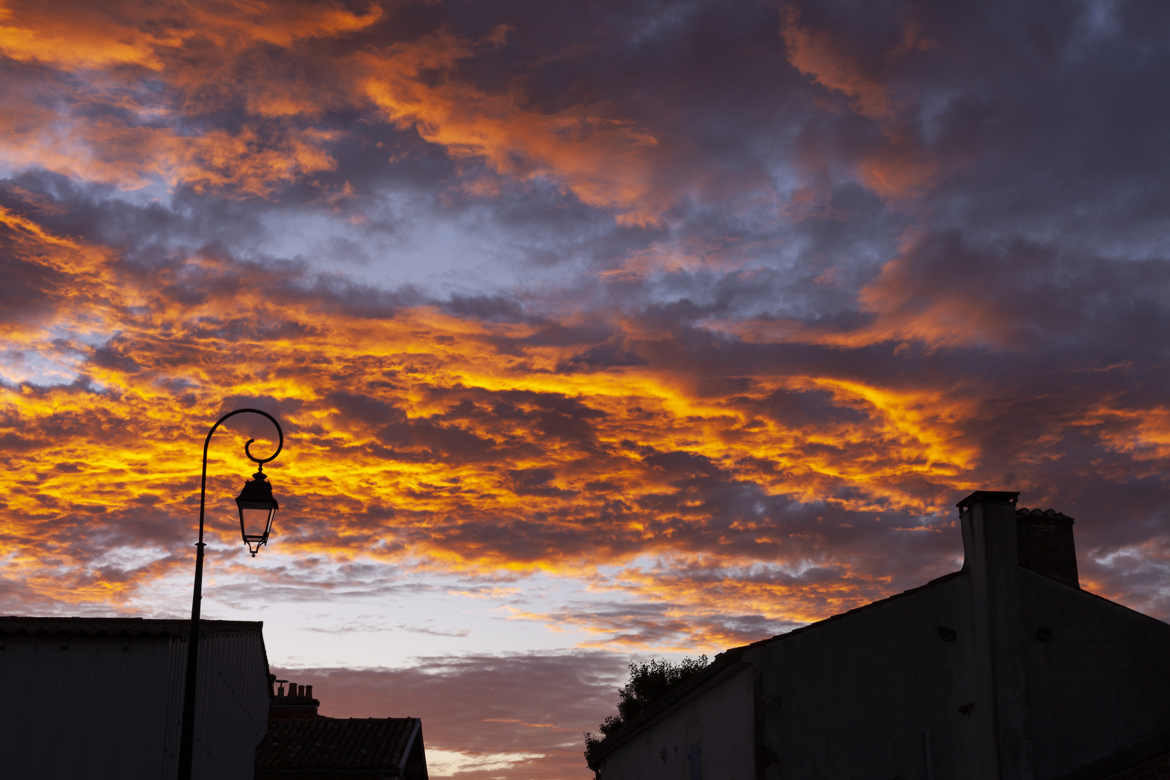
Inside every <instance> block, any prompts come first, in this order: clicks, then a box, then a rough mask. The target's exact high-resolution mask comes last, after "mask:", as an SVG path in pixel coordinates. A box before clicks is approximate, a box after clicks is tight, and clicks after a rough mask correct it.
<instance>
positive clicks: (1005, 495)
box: [955, 490, 1020, 512]
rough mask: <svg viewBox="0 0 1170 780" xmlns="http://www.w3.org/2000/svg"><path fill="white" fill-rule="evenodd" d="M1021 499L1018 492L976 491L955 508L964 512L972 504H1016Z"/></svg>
mask: <svg viewBox="0 0 1170 780" xmlns="http://www.w3.org/2000/svg"><path fill="white" fill-rule="evenodd" d="M1019 497H1020V491H1018V490H976V491H975V492H974V493H972V494H971V495H969V496H967V497H966V498H964V499H963V500H962V501H960V502H959V503H957V504H955V506H957V507H958V508H959V511H960V512H962V511H963V510H965V509H967V508H968V507H970V506H971V505H972V504H1015V503H1016V499H1017V498H1019Z"/></svg>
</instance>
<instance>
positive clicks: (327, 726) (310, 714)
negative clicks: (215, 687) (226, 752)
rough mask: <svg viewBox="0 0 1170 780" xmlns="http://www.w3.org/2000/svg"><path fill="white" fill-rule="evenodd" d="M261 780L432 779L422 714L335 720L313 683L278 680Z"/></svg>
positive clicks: (261, 752)
mask: <svg viewBox="0 0 1170 780" xmlns="http://www.w3.org/2000/svg"><path fill="white" fill-rule="evenodd" d="M272 682H273V685H274V686H275V688H274V690H273V696H272V707H271V710H270V714H269V725H268V733H267V734H265V735H264V739H263V741H262V742H261V743H260V745H259V746H258V747H257V748H256V780H351V779H356V778H366V780H390V779H391V778H393V779H394V780H427V760H426V751H425V749H424V748H423V736H422V721H421V720H419V719H418V718H329V717H325V716H323V715H318V714H317V708H318V706H319V705H320V702H319V701H318V700H317V699H315V698H313V686H311V685H308V686H306V685H298V684H296V683H288V688H287V689H286V688H285V685H284V683H286V682H287V681H285V680H281V681H276V680H273V681H272Z"/></svg>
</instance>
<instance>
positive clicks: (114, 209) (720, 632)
mask: <svg viewBox="0 0 1170 780" xmlns="http://www.w3.org/2000/svg"><path fill="white" fill-rule="evenodd" d="M1167 30H1170V4H1167V3H1164V2H1160V0H1149V2H1138V1H1137V0H1134V1H1133V2H1126V1H1124V0H1118V2H1079V3H1078V2H1068V3H1061V4H1055V5H1053V4H1048V3H1020V2H1017V1H1016V0H1008V1H1005V2H1001V3H998V2H971V3H968V4H964V3H935V2H876V3H857V2H840V3H812V2H803V3H801V2H761V3H756V2H721V3H717V2H700V1H690V0H677V1H676V2H652V1H646V2H643V1H641V0H634V1H631V0H623V2H608V0H607V1H605V2H602V1H598V2H578V3H550V2H537V1H535V0H522V1H519V2H472V1H471V0H462V1H458V2H457V1H455V0H452V1H451V2H441V1H428V2H408V1H407V0H403V1H402V2H397V1H395V0H388V1H387V2H384V3H380V4H371V3H368V2H365V0H355V1H354V2H346V3H343V2H301V3H295V4H293V3H282V2H271V3H266V2H263V1H262V0H247V2H244V0H238V1H237V2H231V1H230V0H223V2H150V3H148V2H145V0H141V1H140V2H136V1H135V0H117V1H116V2H106V3H93V2H90V1H89V0H76V1H75V2H63V1H60V0H58V1H57V2H52V3H46V2H43V0H42V1H41V2H12V1H11V0H0V274H2V284H0V541H2V546H0V613H3V614H26V615H137V616H147V617H184V616H186V615H187V614H189V609H190V598H191V577H192V571H193V562H194V547H193V542H194V536H195V523H196V520H197V515H198V501H199V466H200V457H201V454H202V444H203V437H204V436H205V435H206V433H207V430H208V428H209V427H210V426H211V424H212V423H213V422H214V421H215V419H216V418H217V417H218V416H219V415H220V414H222V413H223V412H225V411H228V410H230V409H234V408H236V407H241V406H255V407H259V408H261V409H264V410H266V411H268V412H270V413H272V414H273V415H275V416H276V417H278V418H279V419H280V421H281V423H282V424H283V426H284V431H285V445H284V451H283V452H282V453H281V454H280V456H279V457H278V458H277V459H276V460H274V461H273V462H272V463H271V464H269V465H268V466H267V467H266V472H267V473H268V474H269V475H270V478H271V480H272V482H273V484H274V487H275V490H276V495H277V497H278V498H279V500H280V502H281V510H280V512H279V513H278V515H277V520H276V528H275V533H274V536H273V538H272V540H271V541H270V544H269V546H268V547H267V548H266V549H265V550H263V551H262V552H261V553H260V555H259V556H257V557H256V558H254V559H253V558H249V557H248V555H247V553H246V550H245V549H244V547H243V544H242V543H241V541H240V539H239V534H238V523H237V522H236V520H235V519H234V515H235V506H234V502H233V499H234V497H235V495H236V494H237V493H238V492H239V489H240V486H241V485H242V483H243V480H244V479H245V478H246V477H247V476H248V475H249V474H251V472H252V470H253V469H252V468H251V464H250V462H249V461H248V460H247V459H246V458H245V457H244V454H243V449H242V445H243V442H244V441H245V439H246V438H247V437H249V436H254V437H256V438H257V444H255V445H253V448H254V450H255V451H257V452H259V451H260V450H264V449H265V448H266V447H268V448H271V446H272V444H271V440H270V439H269V438H268V437H269V435H270V432H269V429H268V427H266V426H267V423H266V422H265V421H264V420H263V419H262V418H251V419H247V418H244V417H238V418H235V419H234V420H233V421H232V422H231V423H229V424H228V425H227V426H226V427H225V428H224V429H223V430H222V431H221V432H220V433H217V434H216V436H215V438H214V439H213V440H212V443H211V461H210V467H209V470H210V476H209V482H208V535H209V547H208V552H207V564H206V566H207V569H206V573H205V581H204V591H203V592H204V601H203V616H204V617H205V618H225V619H240V620H263V621H264V636H265V640H266V645H267V650H268V655H269V660H270V663H271V664H272V666H273V668H274V671H278V672H279V673H281V674H282V675H283V676H286V677H292V678H294V679H296V680H298V681H300V682H304V683H311V684H314V686H315V692H316V694H317V696H318V698H320V699H321V701H322V711H323V713H324V714H328V715H338V716H346V715H362V716H366V715H377V716H388V715H413V716H419V717H421V718H422V719H423V733H424V736H425V740H426V747H427V754H428V759H429V762H430V767H431V776H432V777H435V778H445V777H455V778H459V780H486V779H487V778H492V777H510V778H521V779H522V780H525V779H526V780H537V779H538V778H539V779H540V780H549V779H551V780H562V779H566V780H572V779H576V780H583V778H586V777H588V776H589V773H588V771H587V770H586V768H585V763H584V760H583V758H582V756H581V751H582V748H583V745H582V732H583V731H585V730H586V729H596V726H597V723H598V722H599V721H600V720H601V719H602V718H604V717H605V716H606V715H607V714H609V713H610V712H612V711H613V709H614V705H615V704H616V699H617V696H616V689H617V687H618V686H619V685H620V684H621V682H622V681H623V679H624V675H625V667H626V664H627V663H628V662H629V661H631V660H635V659H644V658H646V657H648V656H650V655H665V656H667V657H671V658H677V657H680V656H681V655H697V654H700V653H706V654H708V655H713V654H714V653H715V652H718V651H719V650H721V649H725V648H727V647H730V646H733V645H737V644H743V643H746V642H750V641H754V640H757V639H760V638H763V637H767V636H771V635H774V634H777V633H781V632H783V631H787V630H789V629H791V628H793V627H796V626H798V625H801V624H804V623H807V622H809V621H813V620H818V619H820V618H823V617H826V616H828V615H831V614H834V613H837V612H841V611H843V610H846V609H850V608H852V607H856V606H859V605H861V604H864V603H866V602H869V601H872V600H874V599H877V598H881V597H884V596H887V595H890V594H893V593H896V592H898V591H901V590H904V589H906V588H909V587H913V586H915V585H918V584H921V583H923V582H925V581H926V580H928V579H930V578H932V577H935V576H938V575H941V574H944V573H946V572H949V571H953V570H955V569H957V568H958V567H959V566H960V565H961V562H962V560H961V559H962V550H961V543H960V538H959V533H958V530H957V528H956V519H957V515H956V512H955V510H954V503H955V502H956V501H958V500H959V499H960V498H962V497H963V496H964V495H966V494H967V493H969V492H970V491H971V490H974V489H979V488H986V489H1013V490H1020V491H1022V495H1021V504H1022V505H1027V506H1039V507H1053V508H1056V509H1058V510H1060V511H1063V512H1065V513H1066V514H1069V515H1071V516H1073V517H1074V518H1075V519H1076V521H1077V525H1076V527H1075V528H1076V534H1077V536H1076V539H1077V545H1078V557H1079V565H1080V567H1081V580H1082V584H1083V585H1084V586H1085V587H1086V588H1087V589H1089V590H1091V591H1093V592H1096V593H1100V594H1102V595H1105V596H1107V597H1108V598H1111V599H1114V600H1117V601H1120V602H1121V603H1123V604H1126V605H1128V606H1131V607H1133V608H1135V609H1138V610H1141V611H1144V612H1147V613H1149V614H1152V615H1154V616H1157V617H1160V618H1162V619H1168V618H1170V537H1168V532H1170V491H1168V488H1170V476H1168V466H1170V391H1168V388H1170V349H1168V345H1170V339H1168V337H1167V334H1168V333H1170V220H1168V215H1170V188H1168V187H1167V185H1166V173H1167V171H1170V151H1168V149H1170V146H1168V144H1167V139H1168V138H1170V102H1168V101H1167V100H1166V93H1167V84H1168V83H1170V38H1168V37H1167ZM267 451H270V449H269V450H267Z"/></svg>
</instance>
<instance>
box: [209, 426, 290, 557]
mask: <svg viewBox="0 0 1170 780" xmlns="http://www.w3.org/2000/svg"><path fill="white" fill-rule="evenodd" d="M237 414H258V415H260V416H261V417H267V418H268V420H269V422H271V423H272V425H273V426H274V427H275V428H276V436H277V442H276V451H275V452H273V453H272V454H271V455H269V456H268V457H267V458H257V457H256V456H255V455H253V454H252V449H251V447H252V443H253V442H255V441H256V440H255V439H248V441H246V442H245V443H244V454H245V455H247V456H248V459H249V460H251V461H252V462H253V463H255V464H256V467H257V468H258V469H260V470H261V471H263V470H264V464H265V463H267V462H268V461H270V460H273V459H274V458H275V457H276V456H277V455H279V454H280V450H281V449H282V448H283V447H284V431H283V430H281V428H280V423H278V422H277V421H276V418H275V417H273V416H272V415H270V414H269V413H268V412H263V411H261V410H259V409H251V408H245V409H236V410H234V411H231V412H228V413H227V414H225V415H224V416H223V417H220V418H219V419H218V420H216V421H215V425H213V426H211V430H210V431H208V432H207V438H206V439H204V440H203V476H202V478H201V479H200V482H199V541H198V543H197V544H198V545H199V546H200V548H201V549H202V545H203V508H204V506H205V505H206V503H207V448H208V447H209V446H211V435H212V434H213V433H215V430H216V429H217V428H219V426H220V425H222V424H223V423H224V421H225V420H228V419H230V418H232V417H235V416H236V415H237Z"/></svg>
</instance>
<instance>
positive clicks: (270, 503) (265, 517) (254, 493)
mask: <svg viewBox="0 0 1170 780" xmlns="http://www.w3.org/2000/svg"><path fill="white" fill-rule="evenodd" d="M236 505H237V506H238V507H239V508H240V533H241V534H242V535H243V537H244V544H246V545H248V552H250V553H252V557H255V556H256V553H257V552H259V551H260V547H261V545H265V544H267V543H268V534H270V533H272V519H273V518H274V517H275V516H276V510H277V508H278V507H279V506H280V505H279V504H277V503H276V499H275V498H273V496H272V483H270V482H269V481H268V478H267V477H265V476H264V472H263V470H260V471H257V472H256V473H255V474H253V475H252V478H251V479H250V480H248V481H247V482H245V483H244V489H243V490H241V491H240V495H239V497H238V498H237V499H236Z"/></svg>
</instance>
